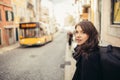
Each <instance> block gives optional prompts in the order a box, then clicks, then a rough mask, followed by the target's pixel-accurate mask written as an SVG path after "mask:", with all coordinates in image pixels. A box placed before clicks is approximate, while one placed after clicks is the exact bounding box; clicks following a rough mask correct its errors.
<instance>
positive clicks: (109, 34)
mask: <svg viewBox="0 0 120 80" xmlns="http://www.w3.org/2000/svg"><path fill="white" fill-rule="evenodd" d="M110 12H111V0H102V18H101V19H102V20H101V33H102V34H101V40H102V42H107V43H108V44H112V45H114V46H119V47H120V25H111V21H110V20H111V14H110Z"/></svg>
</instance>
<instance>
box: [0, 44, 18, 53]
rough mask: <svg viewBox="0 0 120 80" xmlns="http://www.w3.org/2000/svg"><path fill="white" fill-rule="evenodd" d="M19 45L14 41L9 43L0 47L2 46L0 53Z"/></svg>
mask: <svg viewBox="0 0 120 80" xmlns="http://www.w3.org/2000/svg"><path fill="white" fill-rule="evenodd" d="M19 46H20V45H19V42H16V43H14V44H11V45H9V46H5V47H2V48H0V54H2V53H3V52H5V51H9V50H12V49H15V48H17V47H19Z"/></svg>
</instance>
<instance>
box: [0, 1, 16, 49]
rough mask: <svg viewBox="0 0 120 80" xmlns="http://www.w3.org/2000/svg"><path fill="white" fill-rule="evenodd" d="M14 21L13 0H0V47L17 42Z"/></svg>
mask: <svg viewBox="0 0 120 80" xmlns="http://www.w3.org/2000/svg"><path fill="white" fill-rule="evenodd" d="M13 21H14V13H13V9H12V5H11V0H0V47H1V46H7V45H10V44H13V43H14V42H15V37H14V32H15V30H14V25H13Z"/></svg>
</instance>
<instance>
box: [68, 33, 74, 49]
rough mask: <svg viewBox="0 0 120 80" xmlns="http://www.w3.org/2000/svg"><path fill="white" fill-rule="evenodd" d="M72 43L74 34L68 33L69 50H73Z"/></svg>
mask: <svg viewBox="0 0 120 80" xmlns="http://www.w3.org/2000/svg"><path fill="white" fill-rule="evenodd" d="M72 41H73V34H72V32H69V33H68V44H69V48H71V46H72Z"/></svg>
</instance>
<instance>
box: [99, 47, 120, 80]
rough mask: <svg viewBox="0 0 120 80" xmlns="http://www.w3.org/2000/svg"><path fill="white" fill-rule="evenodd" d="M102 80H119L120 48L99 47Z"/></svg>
mask: <svg viewBox="0 0 120 80" xmlns="http://www.w3.org/2000/svg"><path fill="white" fill-rule="evenodd" d="M100 63H101V70H102V78H103V79H102V80H120V47H115V46H112V45H108V46H106V47H102V46H101V47H100Z"/></svg>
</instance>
